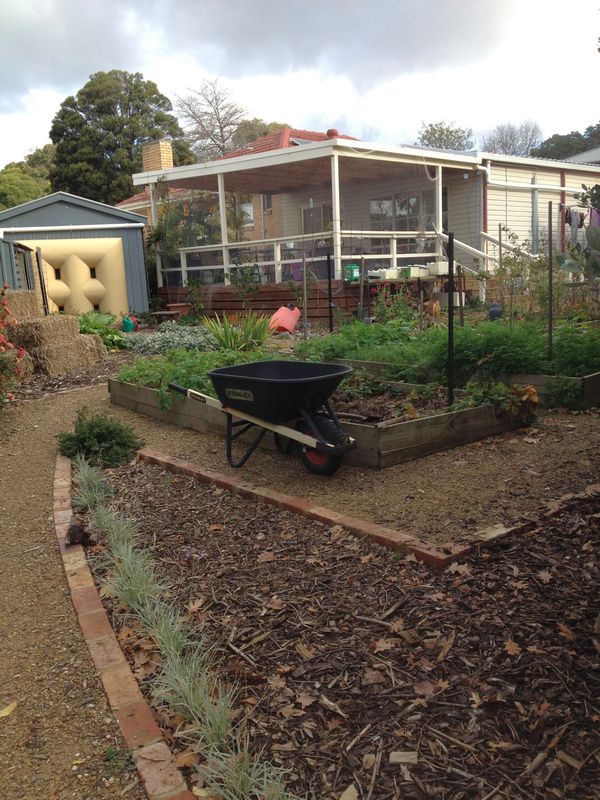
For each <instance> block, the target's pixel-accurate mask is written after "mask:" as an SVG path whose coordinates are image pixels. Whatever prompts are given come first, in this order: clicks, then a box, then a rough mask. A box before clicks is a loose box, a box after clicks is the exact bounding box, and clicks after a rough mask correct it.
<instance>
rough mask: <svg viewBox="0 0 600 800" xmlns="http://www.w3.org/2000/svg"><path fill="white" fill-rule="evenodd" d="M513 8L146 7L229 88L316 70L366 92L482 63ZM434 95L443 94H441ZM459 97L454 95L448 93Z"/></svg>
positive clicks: (159, 0)
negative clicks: (251, 78)
mask: <svg viewBox="0 0 600 800" xmlns="http://www.w3.org/2000/svg"><path fill="white" fill-rule="evenodd" d="M515 5H516V0H501V1H500V2H490V0H488V1H487V2H481V0H379V1H378V2H371V3H368V2H365V0H329V1H328V0H304V1H303V2H301V1H298V2H294V1H293V0H261V1H260V2H248V0H201V2H198V1H197V0H178V2H173V3H171V5H170V6H168V7H167V5H166V4H165V2H164V0H150V2H148V0H146V1H145V2H144V3H143V6H142V5H141V4H140V8H142V7H143V8H144V10H145V14H146V15H148V14H151V15H152V16H153V17H154V18H155V19H156V20H160V26H161V28H162V30H163V31H164V35H165V38H166V40H167V41H168V42H169V44H170V46H171V47H179V48H183V49H185V50H187V51H188V52H192V53H194V54H195V55H196V56H197V57H198V59H199V60H200V61H202V58H203V48H205V47H206V46H207V45H208V46H210V55H209V57H210V58H212V59H215V61H216V62H217V63H214V64H212V65H211V66H212V67H213V69H215V71H217V72H218V73H220V74H221V75H223V76H225V77H228V78H234V77H236V76H240V75H244V76H248V75H252V74H253V73H260V72H269V73H273V72H275V73H277V72H280V73H281V72H286V71H287V70H289V69H294V68H299V67H310V66H313V67H317V68H320V69H323V70H328V71H330V72H333V73H335V74H343V75H347V76H349V77H350V78H351V79H352V81H353V82H354V83H355V84H356V85H359V86H362V87H365V86H368V85H372V84H375V83H380V82H382V81H384V80H387V79H390V78H393V77H395V76H396V75H398V74H400V73H406V72H411V71H414V70H420V69H428V68H435V67H436V66H439V65H445V66H451V65H452V64H457V63H464V61H465V60H466V58H468V59H471V60H475V59H477V58H480V57H481V56H483V55H485V53H486V52H488V51H489V49H490V48H491V47H493V45H494V41H495V40H496V39H497V38H498V34H499V32H500V31H501V29H502V27H503V25H504V24H505V20H506V19H507V18H508V16H509V14H510V11H511V7H515ZM439 88H440V89H442V90H443V89H444V88H448V89H449V88H450V87H439ZM452 88H454V89H456V87H452Z"/></svg>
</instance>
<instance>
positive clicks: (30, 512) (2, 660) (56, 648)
mask: <svg viewBox="0 0 600 800" xmlns="http://www.w3.org/2000/svg"><path fill="white" fill-rule="evenodd" d="M103 388H104V392H106V388H105V387H103ZM81 399H82V397H81V393H80V392H72V393H69V394H64V395H55V396H53V397H52V396H50V397H47V398H45V399H42V400H38V401H35V402H31V403H25V404H23V405H22V406H20V407H14V406H13V407H8V408H4V409H3V410H2V411H0V452H1V453H2V456H3V458H2V472H1V475H2V479H1V480H0V520H1V526H0V676H1V678H2V680H1V682H0V709H2V708H4V707H5V706H7V705H9V704H10V703H12V702H13V701H16V702H17V707H16V710H15V711H14V712H13V713H12V714H11V715H10V716H9V717H5V718H0V798H2V800H20V799H21V798H23V800H37V798H40V800H67V798H69V799H70V798H77V800H88V799H89V800H104V798H106V799H107V800H108V798H120V797H123V798H125V800H142V798H145V796H146V795H145V793H144V791H143V790H142V788H141V785H140V784H139V782H138V779H137V773H136V772H135V770H133V771H132V770H131V768H130V767H129V765H128V764H126V762H127V761H128V759H127V754H126V748H125V745H124V743H123V741H122V739H121V736H120V733H119V730H118V726H117V723H116V721H115V719H114V717H113V715H112V712H111V711H110V709H109V707H108V703H107V701H106V697H105V695H104V692H103V690H102V687H101V685H100V681H99V680H98V678H97V676H96V672H95V669H94V667H93V665H92V662H91V659H90V657H89V654H88V651H87V647H86V645H85V643H84V641H83V639H82V637H81V634H80V630H79V626H78V624H77V620H76V618H75V614H74V612H73V608H72V605H71V600H70V595H69V592H68V588H67V584H66V580H65V578H64V574H63V569H62V564H61V560H60V557H59V554H58V550H57V547H56V539H55V536H54V530H53V527H52V517H51V513H52V478H53V471H54V465H55V457H56V439H55V431H56V429H57V426H58V429H59V430H60V429H63V428H67V427H70V426H71V424H72V422H73V420H74V418H75V412H76V409H77V408H78V407H79V405H80V404H81ZM108 748H112V750H110V751H109V755H110V754H112V758H110V757H109V758H108V760H106V751H107V749H108ZM124 764H125V766H124ZM128 787H129V788H128Z"/></svg>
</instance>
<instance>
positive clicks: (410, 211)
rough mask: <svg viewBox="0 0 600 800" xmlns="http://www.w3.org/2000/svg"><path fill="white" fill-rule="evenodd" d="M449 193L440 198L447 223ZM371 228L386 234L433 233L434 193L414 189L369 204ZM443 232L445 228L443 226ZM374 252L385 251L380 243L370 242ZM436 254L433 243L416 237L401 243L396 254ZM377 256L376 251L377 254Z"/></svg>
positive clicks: (385, 244) (432, 191) (384, 242)
mask: <svg viewBox="0 0 600 800" xmlns="http://www.w3.org/2000/svg"><path fill="white" fill-rule="evenodd" d="M447 198H448V193H447V190H446V189H444V191H443V194H442V220H443V221H445V220H446V219H447V205H448V201H447ZM369 214H370V219H371V227H372V228H373V229H375V230H387V231H392V230H395V231H415V232H419V231H423V232H424V231H432V230H434V228H435V190H434V189H433V188H432V189H416V190H414V191H412V192H406V193H399V194H396V195H394V197H393V199H392V198H380V199H377V200H370V201H369ZM443 227H444V229H445V225H443ZM371 244H372V246H373V247H374V248H382V247H387V243H386V241H385V240H383V239H372V240H371ZM434 251H435V240H434V239H432V238H427V239H425V238H424V237H418V236H415V238H414V239H403V240H402V241H399V242H398V252H400V253H402V252H404V253H414V252H423V253H431V252H434ZM376 252H377V250H376Z"/></svg>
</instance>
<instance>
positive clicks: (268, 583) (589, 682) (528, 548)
mask: <svg viewBox="0 0 600 800" xmlns="http://www.w3.org/2000/svg"><path fill="white" fill-rule="evenodd" d="M110 474H111V476H112V483H113V486H114V489H115V493H116V501H117V504H118V506H119V507H120V508H121V509H122V510H123V511H124V512H125V513H127V514H128V515H130V516H132V517H134V518H135V519H136V520H137V521H138V524H139V527H140V532H141V541H142V543H143V544H144V545H145V546H146V547H148V548H150V549H151V552H152V554H153V556H154V559H155V563H156V568H157V572H158V574H159V576H160V577H161V578H164V579H166V580H168V581H169V582H170V584H171V586H172V591H171V594H170V600H171V602H172V603H173V605H175V606H176V607H177V608H178V609H179V611H180V612H181V614H182V615H183V616H184V617H186V618H187V619H189V620H190V621H194V622H197V623H199V624H201V625H202V627H203V629H204V631H205V634H206V635H207V636H208V638H209V639H210V640H212V641H214V642H215V643H216V644H217V647H218V648H219V652H220V656H221V658H222V662H223V671H224V676H225V677H230V678H231V679H235V680H236V681H237V682H238V683H239V684H240V686H241V691H240V695H239V705H240V709H241V711H242V713H243V714H244V715H245V716H246V717H247V719H248V730H249V735H250V742H251V745H252V746H253V747H254V748H256V749H257V750H258V749H260V748H264V750H265V755H266V757H268V758H269V759H270V760H271V761H273V762H275V763H279V764H282V765H283V766H285V767H286V768H287V769H288V770H289V771H290V773H289V781H288V785H289V788H290V789H292V790H294V791H297V792H299V793H301V792H304V791H307V790H309V791H310V792H312V796H313V797H314V798H319V800H338V799H339V797H340V795H341V793H342V792H343V791H344V790H346V789H347V788H348V787H350V786H352V785H354V787H355V789H356V791H357V795H354V794H352V793H349V794H348V795H347V796H348V797H349V796H352V797H354V796H357V797H361V798H370V800H390V798H418V799H419V800H420V799H421V798H423V800H424V798H440V799H441V798H445V800H462V799H463V798H478V800H481V798H483V797H488V798H491V797H496V798H538V799H539V800H542V798H544V800H546V799H547V798H551V797H564V798H578V800H591V798H596V797H598V796H599V793H600V737H599V735H598V722H599V721H600V708H599V706H598V703H597V701H596V700H594V697H596V698H597V696H598V678H597V671H596V672H595V670H597V665H598V659H599V655H598V653H599V651H600V644H599V643H598V639H599V638H600V637H599V635H598V630H597V629H596V632H594V625H595V624H596V626H598V622H597V615H598V611H599V609H598V605H597V602H596V598H597V597H598V588H599V587H598V584H599V580H598V578H599V565H598V553H599V548H600V513H599V512H600V503H598V501H596V502H593V501H587V502H585V503H579V505H578V506H577V507H576V508H574V509H573V510H572V511H570V512H563V513H562V514H561V516H559V517H557V518H554V519H546V520H544V519H541V520H540V522H539V524H538V526H537V527H536V528H535V529H534V530H533V531H532V532H531V533H530V534H528V535H526V536H523V537H521V538H511V539H508V540H505V541H504V542H502V543H501V544H500V545H499V546H498V547H497V548H496V549H495V550H493V551H491V552H487V553H483V554H481V556H480V557H477V558H473V559H471V560H468V561H466V562H464V563H461V564H455V565H453V566H451V567H450V568H449V569H448V570H447V571H446V572H445V573H442V574H439V573H433V572H431V571H429V570H428V569H427V568H426V567H424V566H423V565H421V564H419V563H417V562H415V561H414V559H413V558H412V557H409V558H400V559H399V558H398V557H397V556H395V555H394V554H392V553H390V552H389V551H386V550H384V549H382V548H378V547H375V546H373V545H371V544H369V543H368V542H367V541H365V540H357V539H355V538H353V537H352V536H349V535H347V534H346V533H345V532H344V531H343V530H342V529H340V528H339V527H338V526H336V527H334V528H327V527H325V526H323V525H321V524H320V523H316V522H313V521H311V520H308V519H306V518H303V517H301V516H299V515H294V514H291V513H289V512H285V511H282V510H280V509H277V508H276V507H274V506H268V505H261V504H257V503H254V502H253V501H251V500H249V499H244V498H242V497H240V496H236V495H232V494H230V493H228V492H226V491H225V490H223V489H219V488H215V487H212V486H206V485H202V484H199V483H197V482H195V481H194V480H193V479H191V478H187V477H183V476H176V475H173V474H171V473H167V472H164V471H162V470H161V469H159V468H158V467H154V466H150V465H145V464H134V465H129V466H127V467H124V468H121V469H119V470H115V471H112V473H110ZM127 637H128V634H127V632H126V634H125V635H124V636H122V637H121V638H122V639H123V640H127V641H128V643H129V651H130V654H135V652H136V645H135V637H132V636H131V635H129V638H128V639H127ZM140 652H141V650H138V651H137V653H138V657H139V655H140ZM142 656H143V653H142ZM146 663H147V659H146ZM150 672H151V668H150ZM138 673H139V674H140V675H141V676H142V677H144V676H147V675H148V668H146V670H145V671H144V670H141V671H140V670H139V669H138ZM147 683H148V678H147V677H146V684H147ZM162 719H163V722H168V721H169V717H168V715H167V714H164V713H163V714H162ZM171 722H173V723H175V722H177V720H176V719H172V720H171Z"/></svg>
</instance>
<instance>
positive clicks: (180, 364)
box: [117, 350, 281, 408]
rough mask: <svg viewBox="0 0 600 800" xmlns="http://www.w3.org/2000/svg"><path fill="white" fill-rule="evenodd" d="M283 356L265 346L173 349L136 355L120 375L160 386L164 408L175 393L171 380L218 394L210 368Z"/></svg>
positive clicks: (150, 385)
mask: <svg viewBox="0 0 600 800" xmlns="http://www.w3.org/2000/svg"><path fill="white" fill-rule="evenodd" d="M275 358H281V356H279V355H278V354H274V353H265V352H264V351H263V350H253V351H251V352H239V351H238V352H235V351H232V350H217V351H213V352H206V353H201V352H199V351H194V350H170V351H169V352H168V353H165V354H163V355H160V356H156V357H154V358H136V360H135V362H134V363H133V364H128V365H126V366H124V367H122V368H121V370H120V372H119V374H118V376H117V377H118V379H119V380H120V381H125V382H126V383H134V384H136V385H138V386H147V387H148V388H150V389H157V390H158V392H159V395H160V400H161V405H162V407H163V408H169V407H170V405H171V400H172V398H173V394H172V393H171V392H169V391H168V386H169V383H171V382H174V383H179V384H180V385H181V386H185V387H186V388H187V389H195V390H196V391H197V392H202V393H203V394H208V395H210V396H211V397H216V393H215V390H214V388H213V385H212V381H211V379H210V377H209V376H208V372H210V370H212V369H217V368H218V367H230V366H233V365H234V364H242V363H246V362H250V361H272V360H274V359H275Z"/></svg>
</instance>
